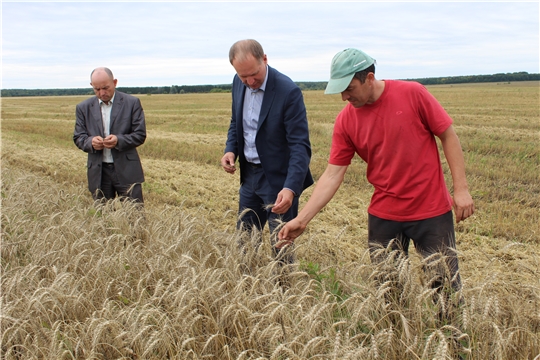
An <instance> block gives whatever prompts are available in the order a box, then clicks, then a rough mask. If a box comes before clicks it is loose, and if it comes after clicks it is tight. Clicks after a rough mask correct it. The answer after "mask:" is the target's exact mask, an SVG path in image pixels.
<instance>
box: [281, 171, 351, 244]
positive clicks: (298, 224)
mask: <svg viewBox="0 0 540 360" xmlns="http://www.w3.org/2000/svg"><path fill="white" fill-rule="evenodd" d="M347 168H348V166H337V165H331V164H328V166H327V167H326V170H325V171H324V173H323V174H322V175H321V177H320V179H319V181H318V182H317V185H316V186H315V189H313V194H311V197H310V198H309V201H308V202H307V203H306V205H305V206H304V208H303V209H302V211H300V213H299V214H298V216H297V217H296V218H294V219H293V220H291V221H289V222H288V223H287V224H285V226H284V227H283V228H282V229H281V231H280V232H279V235H278V236H279V239H280V240H285V241H284V242H282V243H281V244H279V245H278V246H277V247H283V246H285V245H286V244H290V243H292V242H293V241H294V239H296V238H297V237H298V236H300V235H301V234H302V233H303V232H304V230H305V229H306V227H307V225H308V223H309V222H310V221H311V219H313V218H314V217H315V215H317V213H318V212H319V211H320V210H321V209H322V208H323V207H324V206H325V205H326V204H328V202H329V201H330V200H331V199H332V197H334V195H335V193H336V191H337V190H338V189H339V187H340V185H341V183H342V182H343V178H344V176H345V172H346V171H347Z"/></svg>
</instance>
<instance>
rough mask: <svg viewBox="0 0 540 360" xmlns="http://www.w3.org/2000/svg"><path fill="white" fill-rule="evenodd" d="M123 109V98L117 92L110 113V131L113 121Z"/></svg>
mask: <svg viewBox="0 0 540 360" xmlns="http://www.w3.org/2000/svg"><path fill="white" fill-rule="evenodd" d="M123 107H124V96H122V93H120V92H118V91H117V92H116V94H115V96H114V102H113V107H112V111H111V125H110V129H112V127H113V124H114V121H115V120H116V118H117V117H118V115H119V114H120V113H121V112H122V108H123Z"/></svg>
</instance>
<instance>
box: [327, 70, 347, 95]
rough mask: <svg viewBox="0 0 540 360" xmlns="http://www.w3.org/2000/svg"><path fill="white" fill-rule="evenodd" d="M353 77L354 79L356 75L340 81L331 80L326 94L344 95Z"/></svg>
mask: <svg viewBox="0 0 540 360" xmlns="http://www.w3.org/2000/svg"><path fill="white" fill-rule="evenodd" d="M353 77H354V74H351V75H347V76H345V77H342V78H340V79H330V81H328V84H327V85H326V90H324V93H325V94H339V93H342V92H343V91H345V89H346V88H347V87H348V86H349V84H350V83H351V81H352V78H353Z"/></svg>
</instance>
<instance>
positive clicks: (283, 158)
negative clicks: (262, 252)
mask: <svg viewBox="0 0 540 360" xmlns="http://www.w3.org/2000/svg"><path fill="white" fill-rule="evenodd" d="M245 91H246V86H245V85H244V84H243V83H242V81H241V80H240V78H239V77H238V75H235V77H234V80H233V86H232V116H231V124H230V127H229V132H228V135H227V143H226V147H225V153H227V152H233V153H234V154H235V155H236V157H237V158H238V160H239V163H240V183H243V178H244V176H243V170H242V169H245V168H246V163H247V161H246V158H245V156H244V136H243V133H244V131H243V121H242V119H243V106H244V94H245ZM255 145H256V147H257V152H258V154H259V158H260V160H261V165H262V168H263V170H264V173H265V175H266V178H267V180H268V182H269V183H270V186H271V188H272V191H273V192H275V194H276V195H277V193H278V192H280V191H281V190H282V189H283V188H288V189H291V190H292V191H294V192H295V194H296V195H300V194H301V193H302V191H303V190H304V189H305V188H307V187H308V186H310V185H311V184H313V177H312V176H311V172H310V170H309V162H310V160H311V144H310V141H309V130H308V122H307V116H306V108H305V105H304V98H303V96H302V91H301V90H300V88H299V87H298V86H296V84H295V83H294V82H293V81H292V80H291V79H290V78H288V77H287V76H285V75H283V74H281V73H280V72H279V71H277V70H275V69H273V68H271V67H270V66H268V80H267V82H266V90H265V92H264V97H263V102H262V106H261V113H260V115H259V123H258V127H257V135H256V137H255Z"/></svg>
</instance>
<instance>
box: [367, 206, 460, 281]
mask: <svg viewBox="0 0 540 360" xmlns="http://www.w3.org/2000/svg"><path fill="white" fill-rule="evenodd" d="M368 238H369V239H368V241H369V249H370V252H371V260H372V262H373V263H378V262H380V261H382V260H383V258H381V254H384V252H381V251H377V249H382V248H384V249H386V248H388V247H389V246H390V248H391V249H392V250H399V251H402V252H403V253H404V255H405V256H407V255H408V251H409V243H410V241H411V239H412V241H413V242H414V247H415V249H416V251H417V252H418V253H419V254H420V255H421V256H422V257H423V258H428V257H429V259H430V260H429V261H428V262H427V264H426V265H425V266H424V270H426V271H427V272H428V274H429V275H430V276H431V277H432V279H431V280H434V281H433V282H432V284H431V285H432V287H433V288H441V287H442V285H443V284H444V283H447V282H450V285H451V287H452V288H453V289H454V290H456V291H457V290H460V289H461V278H460V276H459V266H458V258H457V255H456V252H455V248H456V240H455V232H454V220H453V214H452V211H449V212H447V213H446V214H443V215H440V216H436V217H433V218H430V219H425V220H419V221H405V222H399V221H391V220H384V219H381V218H378V217H376V216H373V215H371V214H370V215H369V217H368ZM435 254H440V255H441V256H442V259H441V257H440V256H437V255H435ZM432 255H435V256H432Z"/></svg>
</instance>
